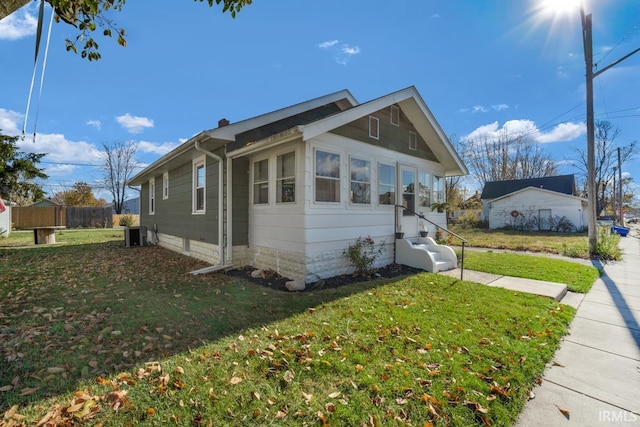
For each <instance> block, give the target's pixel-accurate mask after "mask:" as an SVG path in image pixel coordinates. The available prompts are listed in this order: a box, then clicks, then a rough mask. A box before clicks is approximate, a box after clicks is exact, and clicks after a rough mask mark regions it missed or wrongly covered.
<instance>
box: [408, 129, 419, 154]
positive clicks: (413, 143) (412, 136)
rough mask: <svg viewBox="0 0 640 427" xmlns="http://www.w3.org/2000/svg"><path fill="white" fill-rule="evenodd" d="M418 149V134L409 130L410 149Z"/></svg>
mask: <svg viewBox="0 0 640 427" xmlns="http://www.w3.org/2000/svg"><path fill="white" fill-rule="evenodd" d="M417 149H418V134H417V133H415V132H413V131H409V150H417Z"/></svg>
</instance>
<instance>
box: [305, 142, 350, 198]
mask: <svg viewBox="0 0 640 427" xmlns="http://www.w3.org/2000/svg"><path fill="white" fill-rule="evenodd" d="M318 151H322V152H325V153H329V154H335V155H337V156H338V157H339V158H340V163H339V164H340V176H339V177H338V178H330V177H324V176H320V177H318V175H317V174H316V172H317V171H316V156H317V153H318ZM343 158H344V153H342V152H340V151H336V150H332V149H326V148H318V147H315V148H314V149H313V158H312V162H313V195H312V197H313V199H312V200H313V204H315V205H320V206H341V205H342V199H343V194H342V174H343V173H344V172H343V164H342V162H343V160H342V159H343ZM317 178H322V179H332V180H336V181H338V188H339V192H338V201H337V202H324V201H318V200H316V197H317V188H316V179H317Z"/></svg>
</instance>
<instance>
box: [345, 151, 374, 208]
mask: <svg viewBox="0 0 640 427" xmlns="http://www.w3.org/2000/svg"><path fill="white" fill-rule="evenodd" d="M349 172H350V175H351V203H357V204H362V205H368V204H370V203H371V162H369V161H368V160H362V159H356V158H355V157H352V158H351V163H350V170H349Z"/></svg>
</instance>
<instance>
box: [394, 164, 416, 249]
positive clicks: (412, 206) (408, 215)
mask: <svg viewBox="0 0 640 427" xmlns="http://www.w3.org/2000/svg"><path fill="white" fill-rule="evenodd" d="M398 170H399V174H400V177H399V179H398V186H399V188H398V194H399V195H400V197H402V199H401V200H400V203H399V204H401V205H402V206H404V207H405V208H407V209H408V211H407V210H405V209H402V214H401V215H400V225H402V232H403V233H404V237H415V236H417V235H418V217H417V216H415V215H414V214H413V212H415V211H416V189H417V185H416V183H417V178H418V177H417V171H416V168H414V167H411V166H402V165H400V166H399V168H398ZM409 211H411V212H409Z"/></svg>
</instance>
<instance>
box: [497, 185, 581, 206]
mask: <svg viewBox="0 0 640 427" xmlns="http://www.w3.org/2000/svg"><path fill="white" fill-rule="evenodd" d="M526 191H540V192H542V193H547V194H553V195H554V196H560V197H566V198H568V199H578V200H580V201H582V202H585V203H586V202H587V199H585V198H583V197H578V196H574V195H572V194H565V193H559V192H557V191H553V190H549V189H547V188H539V187H524V188H521V189H519V190H516V191H513V192H511V193H508V194H505V195H503V196H500V197H496V198H495V199H492V200H491V201H490V202H489V204H492V203H495V202H498V201H500V200H502V199H506V198H508V197H512V196H515V195H518V194H520V193H524V192H526Z"/></svg>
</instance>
